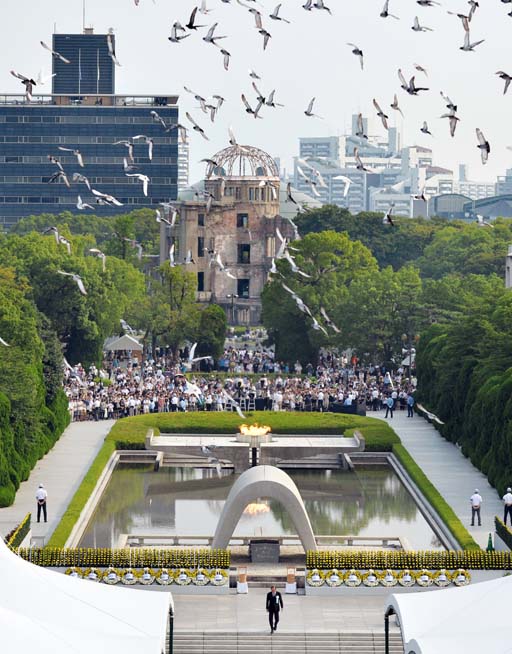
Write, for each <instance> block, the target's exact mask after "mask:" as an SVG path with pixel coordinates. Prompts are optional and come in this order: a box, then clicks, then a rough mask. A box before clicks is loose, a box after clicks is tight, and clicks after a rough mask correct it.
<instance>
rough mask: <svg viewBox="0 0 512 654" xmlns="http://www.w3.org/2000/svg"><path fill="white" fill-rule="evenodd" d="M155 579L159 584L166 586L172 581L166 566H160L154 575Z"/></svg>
mask: <svg viewBox="0 0 512 654" xmlns="http://www.w3.org/2000/svg"><path fill="white" fill-rule="evenodd" d="M155 579H156V583H157V584H160V586H168V585H169V584H172V582H173V576H172V574H171V573H170V572H169V570H167V568H162V569H161V570H159V571H158V572H157V573H156V575H155Z"/></svg>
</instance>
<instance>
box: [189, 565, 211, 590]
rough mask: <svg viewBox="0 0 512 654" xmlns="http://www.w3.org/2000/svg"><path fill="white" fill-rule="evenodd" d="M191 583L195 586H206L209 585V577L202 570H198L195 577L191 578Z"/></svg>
mask: <svg viewBox="0 0 512 654" xmlns="http://www.w3.org/2000/svg"><path fill="white" fill-rule="evenodd" d="M192 583H193V584H194V585H195V586H206V585H207V584H209V583H210V576H209V574H208V571H207V570H205V569H204V568H199V569H198V570H197V572H196V573H195V575H194V576H193V577H192Z"/></svg>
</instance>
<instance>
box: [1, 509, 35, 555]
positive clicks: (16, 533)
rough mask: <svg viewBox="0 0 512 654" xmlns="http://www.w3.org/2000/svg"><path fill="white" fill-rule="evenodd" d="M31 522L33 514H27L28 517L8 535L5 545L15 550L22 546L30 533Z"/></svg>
mask: <svg viewBox="0 0 512 654" xmlns="http://www.w3.org/2000/svg"><path fill="white" fill-rule="evenodd" d="M31 521H32V514H31V513H27V515H26V516H25V517H24V518H23V520H22V521H21V522H20V524H19V525H18V526H17V527H15V528H14V529H13V530H12V531H11V532H10V533H9V534H7V537H6V539H5V543H6V545H7V546H8V547H11V548H12V549H15V548H16V547H19V546H20V545H21V543H22V542H23V539H24V538H25V536H26V535H27V534H28V532H29V531H30V524H31Z"/></svg>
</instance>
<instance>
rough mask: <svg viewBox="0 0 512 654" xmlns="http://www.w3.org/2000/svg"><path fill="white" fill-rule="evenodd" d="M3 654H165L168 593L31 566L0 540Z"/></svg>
mask: <svg viewBox="0 0 512 654" xmlns="http://www.w3.org/2000/svg"><path fill="white" fill-rule="evenodd" d="M0 580H1V581H0V633H1V634H2V635H1V643H2V651H5V652H8V651H18V652H21V651H24V652H32V651H34V652H37V653H38V654H46V653H48V654H50V653H51V654H90V653H91V652H93V653H94V654H161V653H162V652H165V651H166V650H165V641H166V633H167V625H168V622H169V611H171V610H172V596H171V593H169V592H153V591H142V590H133V589H126V588H113V587H111V586H107V585H102V584H99V583H97V582H93V581H87V580H84V579H76V578H73V577H69V576H66V575H64V574H61V573H58V572H53V571H52V570H46V569H44V568H39V567H38V566H35V565H32V564H31V563H28V562H27V561H24V560H23V559H21V558H19V557H18V556H17V555H16V554H14V553H13V552H11V550H9V548H8V547H7V546H6V545H5V544H4V542H3V541H2V539H0Z"/></svg>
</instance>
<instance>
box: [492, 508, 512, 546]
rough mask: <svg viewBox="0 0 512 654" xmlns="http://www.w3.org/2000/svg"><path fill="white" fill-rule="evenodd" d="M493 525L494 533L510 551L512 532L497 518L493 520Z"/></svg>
mask: <svg viewBox="0 0 512 654" xmlns="http://www.w3.org/2000/svg"><path fill="white" fill-rule="evenodd" d="M494 524H495V526H496V533H497V534H498V536H499V537H500V538H501V540H502V541H503V542H504V543H505V545H506V546H507V547H508V548H509V549H511V550H512V530H511V529H509V527H507V526H506V524H505V523H504V522H503V520H500V519H499V518H498V516H496V517H495V518H494Z"/></svg>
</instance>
